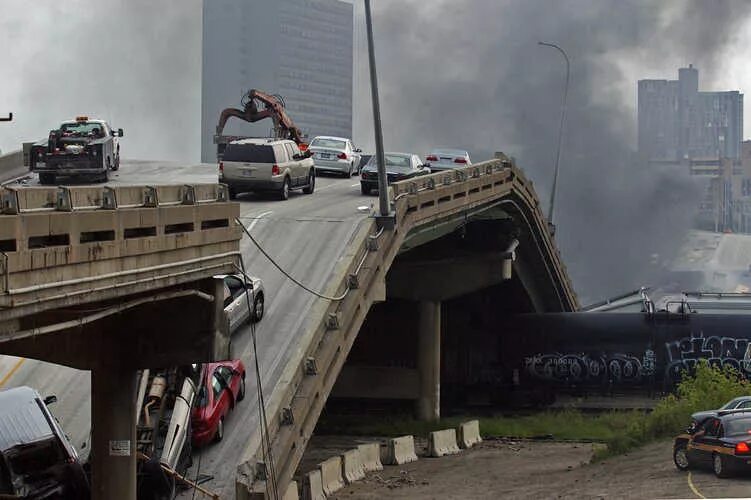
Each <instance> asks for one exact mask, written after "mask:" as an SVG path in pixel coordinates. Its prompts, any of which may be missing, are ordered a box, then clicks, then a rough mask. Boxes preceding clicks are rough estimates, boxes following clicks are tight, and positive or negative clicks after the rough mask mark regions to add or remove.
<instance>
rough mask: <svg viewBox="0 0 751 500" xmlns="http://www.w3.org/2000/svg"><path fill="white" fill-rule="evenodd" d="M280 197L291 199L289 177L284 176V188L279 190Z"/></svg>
mask: <svg viewBox="0 0 751 500" xmlns="http://www.w3.org/2000/svg"><path fill="white" fill-rule="evenodd" d="M279 198H280V199H281V200H288V199H289V177H285V178H284V183H283V184H282V189H281V190H280V191H279Z"/></svg>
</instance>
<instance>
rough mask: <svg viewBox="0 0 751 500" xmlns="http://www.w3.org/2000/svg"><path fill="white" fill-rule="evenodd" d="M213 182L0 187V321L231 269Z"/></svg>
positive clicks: (223, 197) (234, 236) (222, 201)
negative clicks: (112, 186)
mask: <svg viewBox="0 0 751 500" xmlns="http://www.w3.org/2000/svg"><path fill="white" fill-rule="evenodd" d="M227 199H228V196H227V188H226V186H223V185H184V186H159V187H151V186H128V187H117V188H110V187H107V186H104V187H102V186H99V187H71V188H67V187H60V188H25V187H6V188H0V200H1V201H2V210H0V320H1V319H7V318H11V317H19V316H22V315H25V314H29V312H30V311H39V310H43V309H49V308H54V307H59V306H68V305H73V304H77V303H81V302H93V301H97V300H105V299H109V298H114V297H117V296H118V295H120V294H123V293H139V292H140V291H148V290H153V289H155V288H160V287H166V286H172V285H176V284H180V283H184V282H188V281H192V280H194V279H196V277H197V276H202V277H205V275H206V274H207V272H208V271H211V273H212V274H221V273H225V272H234V271H235V265H236V264H238V263H239V240H240V234H241V233H240V228H239V227H238V226H237V225H236V223H235V222H234V220H235V218H236V217H237V216H239V212H240V209H239V205H238V204H237V203H231V202H229V201H227Z"/></svg>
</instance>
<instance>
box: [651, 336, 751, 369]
mask: <svg viewBox="0 0 751 500" xmlns="http://www.w3.org/2000/svg"><path fill="white" fill-rule="evenodd" d="M665 349H666V351H667V356H666V365H667V366H666V369H665V377H666V378H667V379H668V380H670V381H676V380H679V379H680V377H681V373H682V372H683V371H691V370H693V368H694V366H695V365H696V363H697V362H698V361H699V360H700V359H706V360H707V361H708V362H709V364H711V365H714V366H729V367H732V368H734V369H735V370H738V371H739V372H740V373H742V374H744V375H745V376H746V377H751V341H749V339H746V338H736V337H724V336H723V337H720V336H708V337H705V336H704V334H703V333H699V334H698V335H691V336H690V337H684V338H681V339H678V340H675V341H672V342H666V343H665Z"/></svg>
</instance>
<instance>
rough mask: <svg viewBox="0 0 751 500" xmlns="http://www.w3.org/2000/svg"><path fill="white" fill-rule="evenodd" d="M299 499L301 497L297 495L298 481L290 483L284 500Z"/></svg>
mask: <svg viewBox="0 0 751 500" xmlns="http://www.w3.org/2000/svg"><path fill="white" fill-rule="evenodd" d="M299 498H300V497H299V496H298V495H297V481H290V482H289V486H287V491H285V492H284V496H283V497H282V500H299Z"/></svg>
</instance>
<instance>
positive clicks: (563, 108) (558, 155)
mask: <svg viewBox="0 0 751 500" xmlns="http://www.w3.org/2000/svg"><path fill="white" fill-rule="evenodd" d="M537 43H538V44H539V45H545V46H546V47H553V48H554V49H556V50H558V52H560V53H561V55H562V56H563V58H564V59H565V60H566V84H565V86H564V87H563V103H562V104H561V125H560V127H559V128H558V152H557V153H556V155H555V169H554V171H553V188H552V189H551V190H550V206H549V207H548V224H550V225H551V226H553V208H554V207H555V192H556V190H557V189H558V164H559V163H560V161H561V140H562V139H563V123H564V122H565V121H566V97H567V96H568V78H569V61H568V55H566V51H564V50H563V49H562V48H560V47H559V46H558V45H556V44H554V43H549V42H537Z"/></svg>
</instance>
